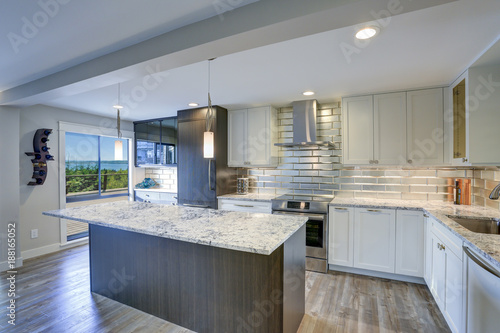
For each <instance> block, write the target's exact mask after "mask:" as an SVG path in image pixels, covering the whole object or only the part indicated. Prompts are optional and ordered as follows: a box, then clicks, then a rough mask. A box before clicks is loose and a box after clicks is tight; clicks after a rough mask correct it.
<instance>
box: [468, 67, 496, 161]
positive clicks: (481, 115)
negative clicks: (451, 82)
mask: <svg viewBox="0 0 500 333" xmlns="http://www.w3.org/2000/svg"><path fill="white" fill-rule="evenodd" d="M468 72H469V78H468V101H467V103H466V105H467V106H468V108H469V110H468V114H469V129H470V135H469V145H470V148H469V155H470V163H472V164H473V165H474V164H475V165H488V164H493V165H498V164H499V163H500V149H498V131H499V129H500V65H489V66H486V65H485V66H477V67H471V68H469V71H468Z"/></svg>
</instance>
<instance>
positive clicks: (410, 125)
mask: <svg viewBox="0 0 500 333" xmlns="http://www.w3.org/2000/svg"><path fill="white" fill-rule="evenodd" d="M406 118H407V122H406V123H407V130H406V131H407V132H406V133H407V154H406V155H407V158H408V163H409V164H412V165H426V164H427V165H429V164H430V165H440V164H443V161H444V159H443V147H444V141H443V136H444V127H443V126H444V125H443V123H444V120H443V119H444V110H443V89H442V88H436V89H426V90H416V91H409V92H407V117H406Z"/></svg>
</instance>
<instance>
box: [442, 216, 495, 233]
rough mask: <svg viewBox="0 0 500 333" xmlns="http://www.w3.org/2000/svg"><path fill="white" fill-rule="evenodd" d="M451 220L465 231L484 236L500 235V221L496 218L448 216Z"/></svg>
mask: <svg viewBox="0 0 500 333" xmlns="http://www.w3.org/2000/svg"><path fill="white" fill-rule="evenodd" d="M447 216H448V217H449V218H450V219H452V220H453V221H455V222H457V223H458V224H460V225H461V226H462V227H464V228H465V229H468V230H470V231H472V232H478V233H482V234H497V235H498V234H500V220H499V219H494V218H488V217H483V218H469V217H461V216H455V215H447Z"/></svg>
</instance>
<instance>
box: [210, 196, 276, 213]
mask: <svg viewBox="0 0 500 333" xmlns="http://www.w3.org/2000/svg"><path fill="white" fill-rule="evenodd" d="M219 209H223V210H231V211H235V212H249V213H267V214H271V202H269V201H247V200H227V199H219Z"/></svg>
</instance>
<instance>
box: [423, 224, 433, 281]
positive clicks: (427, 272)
mask: <svg viewBox="0 0 500 333" xmlns="http://www.w3.org/2000/svg"><path fill="white" fill-rule="evenodd" d="M424 219H425V220H424V227H425V269H424V280H425V283H426V284H427V285H428V286H430V285H431V271H432V239H431V220H430V217H429V216H428V215H424Z"/></svg>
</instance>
